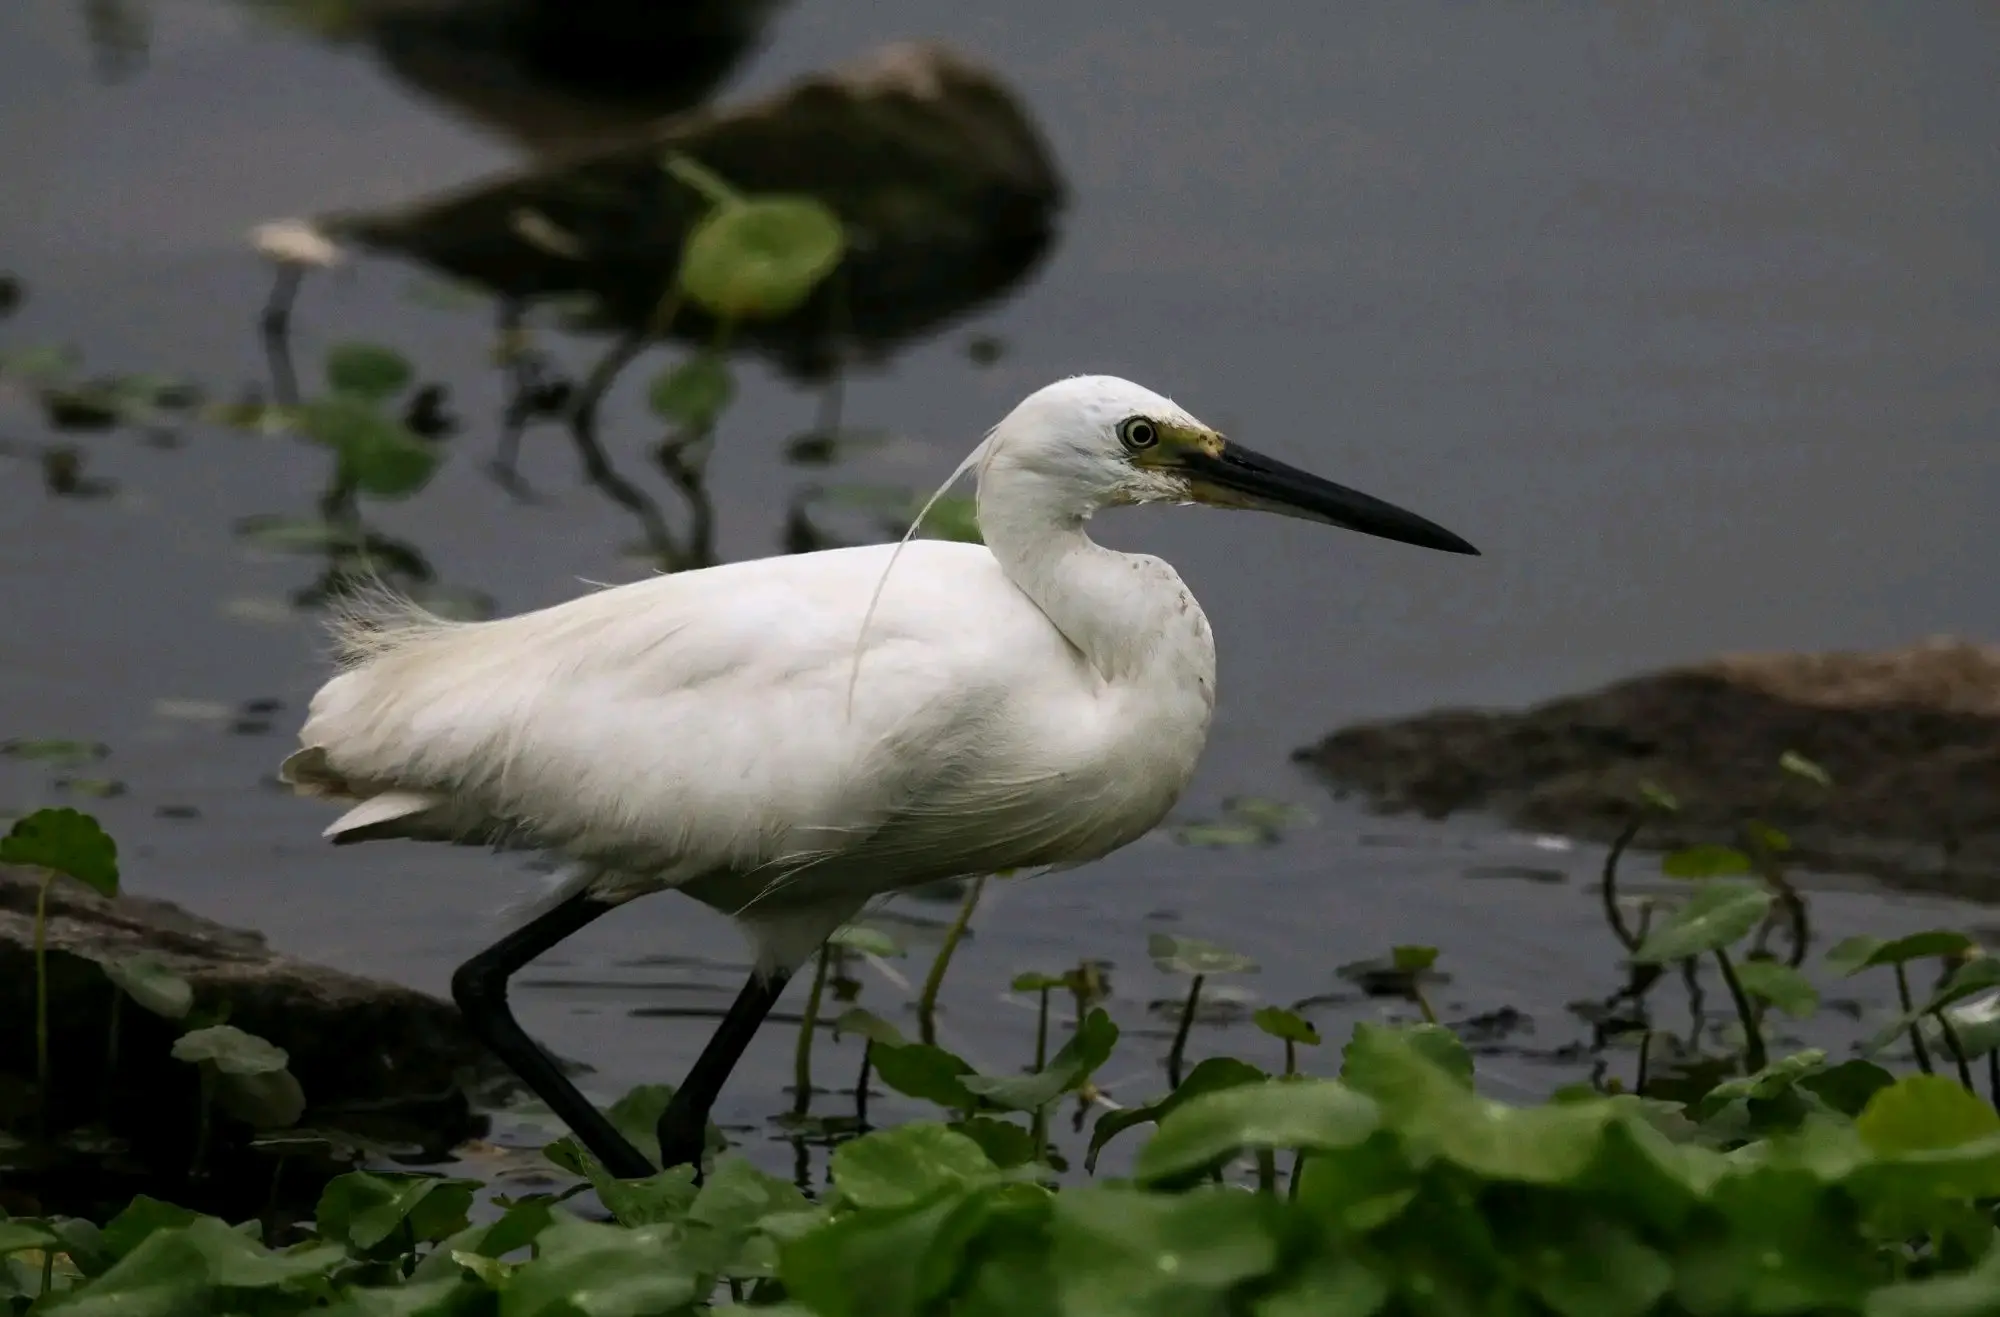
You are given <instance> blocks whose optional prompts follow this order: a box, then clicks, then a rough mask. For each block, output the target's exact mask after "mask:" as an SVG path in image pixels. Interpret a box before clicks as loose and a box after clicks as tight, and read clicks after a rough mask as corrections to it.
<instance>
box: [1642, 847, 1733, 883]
mask: <svg viewBox="0 0 2000 1317" xmlns="http://www.w3.org/2000/svg"><path fill="white" fill-rule="evenodd" d="M1750 871H1751V866H1750V857H1749V856H1747V855H1745V854H1744V853H1743V852H1742V851H1739V850H1737V849H1736V848H1735V847H1734V846H1709V845H1702V846H1686V847H1683V848H1682V849H1680V850H1677V851H1669V852H1668V853H1667V854H1666V855H1664V856H1662V857H1661V859H1660V872H1661V873H1663V874H1665V875H1666V876H1667V877H1669V878H1730V877H1734V876H1736V875H1737V874H1745V873H1749V872H1750Z"/></svg>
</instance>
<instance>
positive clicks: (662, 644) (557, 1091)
mask: <svg viewBox="0 0 2000 1317" xmlns="http://www.w3.org/2000/svg"><path fill="white" fill-rule="evenodd" d="M974 468H976V469H977V473H978V480H979V494H978V515H979V524H980V529H981V532H982V534H983V536H984V539H985V545H984V546H983V547H982V546H974V545H964V544H952V543H940V542H933V541H917V542H914V543H908V544H905V545H902V546H886V545H885V546H875V547H868V548H855V549H839V550H832V551H828V552H823V553H810V554H800V555H797V556H793V557H779V558H766V559H760V560H757V561H754V562H744V563H736V564H732V565H728V566H722V567H714V568H709V569H707V570H704V571H696V572H688V573H684V574H681V575H675V576H664V577H658V578H655V579H651V580H646V581H640V582H637V583H634V584H631V585H625V586H620V587H617V588H614V589H607V590H603V591H600V592H598V593H594V594H589V595H585V596H583V597H581V598H578V599H575V600H572V601H570V602H568V603H564V604H560V605H557V606H555V607H552V608H545V609H541V610H539V611H537V612H532V613H526V614H522V615H519V616H515V617H508V618H501V619H498V620H494V621H488V622H447V621H443V620H440V619H438V618H435V617H431V616H429V615H428V614H426V613H424V612H423V611H422V610H420V609H417V608H415V607H414V606H412V605H409V604H408V603H406V602H402V601H397V600H395V599H392V598H387V597H377V598H376V599H375V600H373V601H372V602H370V603H368V604H365V605H363V606H358V607H357V608H355V609H354V610H353V611H352V612H350V613H349V614H348V615H347V616H346V617H345V618H343V619H342V621H341V623H340V625H339V626H338V628H337V632H336V635H337V639H338V640H339V642H340V647H341V656H342V660H343V663H344V667H345V670H344V671H343V672H341V673H340V674H339V675H338V676H336V677H334V678H333V679H332V680H331V681H329V682H327V683H326V685H325V686H324V687H322V688H321V689H320V691H319V692H318V694H317V695H315V696H314V698H313V701H312V708H311V712H310V715H309V717H308V718H307V720H306V723H305V726H304V728H303V729H302V730H301V732H300V742H301V749H300V750H299V751H298V752H297V753H295V754H293V755H292V756H291V757H290V758H289V759H287V760H286V761H285V764H284V767H283V769H282V771H281V776H282V777H283V778H284V779H285V780H286V781H288V782H290V783H291V784H292V785H293V786H294V787H295V788H296V789H297V790H298V791H299V792H301V793H302V794H307V795H317V796H325V797H330V798H334V799H338V800H343V801H347V802H351V803H352V808H351V809H349V811H348V812H347V813H346V814H345V815H343V816H342V817H341V818H340V819H339V820H338V821H337V822H335V823H334V824H333V825H332V826H331V827H330V828H328V829H327V835H328V836H330V837H332V838H333V839H334V840H335V841H337V842H358V841H368V840H374V839H378V838H390V837H406V838H418V839H427V840H439V841H448V842H457V843H475V844H491V845H502V846H526V847H534V848H538V849H548V850H553V851H557V852H560V853H562V854H565V855H567V856H569V857H571V858H573V859H575V860H577V861H580V862H581V872H580V876H579V878H578V879H576V880H575V882H574V883H573V884H572V885H571V886H569V887H568V888H567V889H566V890H565V891H564V892H562V893H559V894H558V900H557V901H556V902H555V903H554V904H553V905H552V906H551V907H550V908H549V909H548V910H547V911H545V912H544V913H543V914H541V915H538V916H537V917H536V918H535V919H533V920H531V921H530V922H529V923H528V924H526V925H524V926H523V927H522V928H521V929H519V930H517V931H516V932H515V933H513V934H510V935H509V936H508V937H507V938H504V939H502V940H501V942H499V943H496V944H495V945H494V946H493V947H492V948H489V949H488V950H487V951H485V952H482V953H481V955H480V956H478V957H475V958H474V959H473V960H472V961H469V962H467V964H466V965H465V966H463V967H461V969H460V971H459V973H458V974H457V975H456V976H454V979H453V992H454V995H455V996H456V997H457V999H458V1001H459V1003H460V1005H461V1006H462V1007H463V1008H464V1009H465V1012H466V1016H467V1019H468V1021H469V1022H470V1023H471V1024H472V1025H473V1027H474V1028H475V1029H476V1030H477V1031H479V1032H480V1034H481V1036H482V1037H483V1038H485V1039H486V1041H487V1042H488V1044H489V1045H490V1046H492V1047H493V1048H494V1049H495V1050H496V1052H498V1053H499V1054H500V1055H501V1056H502V1058H503V1059H505V1060H506V1061H507V1062H508V1064H509V1065H511V1066H513V1067H514V1068H515V1069H516V1071H517V1073H520V1074H521V1075H522V1076H523V1078H524V1079H526V1080H527V1081H528V1082H529V1084H530V1086H531V1087H535V1088H536V1090H537V1091H538V1092H540V1093H541V1094H542V1096H543V1097H544V1099H545V1100H547V1101H549V1102H550V1103H551V1105H552V1107H554V1109H555V1110H556V1111H557V1112H558V1114H560V1115H562V1116H563V1118H564V1119H565V1120H567V1121H568V1122H569V1123H570V1124H571V1126H572V1128H574V1129H576V1130H577V1131H578V1133H579V1135H580V1136H581V1137H583V1138H584V1139H585V1141H586V1142H587V1143H588V1144H589V1145H590V1146H591V1148H592V1150H593V1151H594V1152H595V1153H596V1154H597V1155H598V1156H599V1157H600V1158H602V1159H604V1160H605V1161H606V1164H607V1165H610V1166H613V1167H614V1169H616V1170H617V1173H618V1174H621V1175H634V1174H643V1173H645V1169H646V1167H647V1165H648V1162H647V1160H646V1158H645V1157H643V1156H642V1155H641V1154H640V1153H638V1152H637V1151H636V1150H634V1149H633V1148H632V1147H631V1146H630V1144H629V1143H627V1142H626V1141H625V1140H624V1138H623V1136H622V1135H620V1134H619V1133H618V1132H617V1131H616V1130H614V1129H613V1128H612V1127H611V1126H610V1125H609V1124H608V1123H607V1122H606V1121H605V1120H604V1118H603V1117H602V1115H601V1113H599V1112H597V1111H596V1110H595V1109H594V1108H593V1107H592V1106H591V1105H590V1104H589V1102H588V1101H587V1100H586V1099H584V1098H583V1097H582V1096H581V1095H580V1094H578V1093H577V1092H576V1091H575V1089H574V1087H573V1086H571V1085H570V1084H569V1083H568V1081H567V1080H566V1079H564V1078H562V1076H561V1075H560V1073H559V1071H558V1070H557V1069H556V1068H555V1067H554V1066H553V1065H552V1063H550V1062H549V1061H548V1060H547V1058H546V1056H545V1055H544V1054H542V1053H541V1052H539V1050H538V1049H536V1048H535V1047H534V1046H533V1044H532V1043H531V1042H529V1041H528V1040H527V1038H526V1036H525V1035H524V1034H522V1033H521V1032H520V1029H519V1026H518V1024H517V1023H516V1022H514V1020H513V1019H512V1016H511V1015H510V1014H508V1013H507V1011H506V1006H505V982H506V978H507V976H508V975H509V974H511V973H512V972H513V971H514V970H515V969H517V968H518V967H519V966H520V965H521V964H524V963H526V961H527V960H528V959H531V958H532V957H533V956H534V955H536V954H538V953H539V952H540V951H542V950H545V949H546V948H547V947H548V946H550V945H553V944H554V942H555V941H557V940H560V938H562V937H564V936H567V935H568V933H570V932H574V931H575V929H576V928H579V927H581V926H582V925H583V924H584V923H587V922H588V921H589V920H590V919H593V918H595V917H596V916H597V914H598V913H600V912H601V911H602V910H603V909H605V908H608V907H609V906H610V905H613V904H616V903H618V902H622V901H625V900H629V899H631V898H633V897H636V896H639V895H642V894H645V893H647V892H651V891H657V890H661V889H665V888H673V889H676V890H679V891H681V892H684V893H686V894H687V895H689V896H692V897H694V898H695V899H696V900H699V901H701V902H703V903H705V904H707V905H709V906H711V907H713V908H714V909H717V910H719V911H721V912H723V913H724V914H727V915H729V916H731V917H732V918H734V919H735V920H736V921H737V923H738V925H739V926H740V927H742V928H743V929H744V930H745V932H746V933H747V934H748V935H749V938H750V940H751V943H752V946H753V948H754V951H755V954H756V960H757V967H756V973H755V974H754V975H753V977H752V979H751V982H750V983H749V984H748V985H746V987H745V989H744V993H743V995H742V996H741V997H739V998H738V1001H737V1005H736V1006H734V1007H732V1008H731V1011H730V1013H729V1014H728V1015H727V1016H726V1017H725V1019H724V1021H723V1023H722V1026H721V1027H720V1028H719V1029H718V1031H717V1034H716V1037H715V1039H714V1040H712V1041H711V1043H710V1044H709V1047H708V1048H707V1049H706V1050H705V1051H704V1053H703V1055H702V1059H701V1060H700V1061H699V1062H697V1064H696V1066H695V1068H694V1070H692V1071H691V1072H690V1074H689V1077H688V1080H687V1082H686V1083H685V1084H684V1085H683V1086H682V1088H681V1089H680V1090H679V1091H678V1092H677V1093H676V1096H675V1098H674V1100H673V1102H672V1103H671V1104H670V1105H669V1108H668V1111H667V1113H666V1114H665V1115H663V1116H662V1117H661V1125H660V1139H661V1148H662V1155H663V1157H665V1158H667V1159H668V1161H669V1164H671V1162H673V1161H675V1160H679V1161H698V1160H699V1156H700V1149H701V1146H702V1133H701V1131H702V1129H703V1123H702V1122H703V1121H704V1120H705V1119H706V1114H707V1111H708V1107H709V1104H710V1103H711V1102H712V1101H713V1100H714V1096H715V1094H716V1093H717V1092H718V1091H719V1090H720V1087H721V1085H722V1082H723V1080H724V1078H726V1076H727V1074H728V1071H729V1069H730V1067H731V1066H733V1064H734V1062H735V1058H736V1057H737V1056H739V1055H740V1054H741V1050H742V1048H743V1046H744V1045H745V1044H747V1042H748V1040H749V1037H750V1036H751V1035H752V1034H753V1033H754V1032H755V1030H756V1027H757V1023H758V1021H760V1020H761V1019H762V1018H763V1016H764V1014H765V1012H767V1011H768V1010H769V1009H770V1006H771V1004H772V1002H774V1001H775V1000H776V996H777V993H779V992H781V991H782V990H783V984H784V981H785V979H786V978H787V977H788V976H789V974H790V973H791V971H792V970H793V969H795V968H797V967H798V966H799V965H800V964H801V963H803V962H804V961H805V960H806V959H808V958H809V957H810V956H811V955H812V953H813V951H814V950H815V949H816V948H817V947H818V946H819V945H820V943H821V942H822V941H824V940H825V938H826V937H827V935H828V934H829V933H831V932H832V931H833V930H834V929H835V928H837V927H838V926H839V925H840V924H842V923H844V922H845V921H847V920H848V919H850V918H852V917H853V915H854V914H855V913H856V912H857V911H858V910H859V909H860V908H861V907H862V906H863V905H864V904H865V903H866V902H867V901H868V900H869V899H870V898H871V897H875V896H878V895H882V894H884V893H888V892H893V891H897V890H900V889H902V888H906V887H911V886H915V885H918V884H922V883H926V882H931V881H934V880H937V879H941V878H949V877H959V876H972V875H977V874H982V873H991V872H995V871H998V870H1003V869H1035V868H1044V867H1051V866H1068V865H1073V864H1078V863H1082V862H1084V861H1088V860H1091V859H1095V858H1097V857H1099V856H1102V855H1104V854H1106V853H1108V852H1110V851H1113V850H1116V849H1117V848H1118V847H1120V846H1123V845H1125V844H1126V843H1128V842H1131V841H1133V840H1135V839H1136V838H1138V837H1139V836H1140V835H1142V834H1143V833H1145V832H1146V831H1147V830H1148V829H1150V828H1152V827H1153V826H1154V825H1155V824H1157V823H1158V822H1159V821H1160V820H1161V819H1162V818H1163V817H1164V816H1165V815H1166V813H1167V811H1168V810H1169V809H1170V808H1171V807H1172V806H1173V803H1174V801H1175V799H1176V798H1177V797H1178V796H1179V795H1180V793H1181V791H1182V790H1183V789H1184V788H1185V787H1186V785H1187V783H1188V780H1189V779H1190V777H1191V776H1192V775H1193V772H1194V767H1195V761H1196V759H1197V757H1198V756H1199V754H1200V752H1201V748H1202V744H1203V742H1204V740H1205V739H1206V737H1207V733H1208V725H1209V717H1210V714H1211V712H1212V711H1213V708H1214V702H1215V648H1214V642H1213V639H1212V637H1211V636H1210V634H1209V628H1208V621H1207V619H1206V618H1205V617H1204V616H1203V615H1202V611H1201V609H1200V607H1199V606H1198V605H1197V604H1196V603H1195V601H1194V599H1193V597H1192V596H1191V595H1189V593H1188V591H1187V589H1186V587H1185V586H1184V585H1182V583H1181V580H1180V577H1179V576H1178V575H1177V574H1176V573H1175V572H1174V570H1173V568H1172V567H1170V566H1168V565H1167V564H1166V563H1164V562H1162V561H1160V560H1159V559H1158V558H1154V557H1149V556H1145V555H1131V554H1123V553H1117V552H1113V551H1112V550H1109V549H1105V548H1102V547H1100V546H1098V545H1097V544H1094V543H1093V542H1092V541H1091V540H1090V539H1089V537H1088V536H1087V535H1085V533H1084V525H1085V523H1086V522H1087V521H1088V520H1089V518H1090V516H1091V515H1092V514H1093V513H1094V512H1096V511H1097V510H1098V509H1100V508H1103V507H1106V506H1111V505H1114V504H1124V503H1146V502H1189V501H1201V502H1208V503H1214V504H1218V505H1221V506H1226V507H1238V508H1259V509H1263V510H1267V511H1275V512H1282V513H1286V514H1289V515H1294V516H1302V517H1307V518H1310V519H1313V520H1318V521H1323V522H1327V523H1330V524H1333V525H1339V526H1345V527H1348V528H1351V529H1355V530H1361V531H1365V532H1368V533H1370V534H1376V535H1382V536H1386V537H1388V538H1392V539H1399V540H1404V541H1407V542H1410V543H1414V544H1420V545H1424V546H1426V547H1430V548H1436V549H1444V550H1448V551H1452V552H1460V553H1472V552H1476V551H1475V550H1474V549H1473V548H1472V546H1471V545H1469V544H1467V543H1465V541H1463V540H1461V539H1459V538H1458V537H1457V536H1455V535H1453V534H1451V533H1450V532H1449V531H1446V530H1443V529H1442V528H1440V527H1437V526H1435V525H1432V524H1431V523H1430V522H1427V521H1425V520H1423V519H1422V518H1420V517H1416V516H1414V515H1413V514H1411V513H1408V512H1404V511H1402V510H1401V509H1399V508H1395V507H1392V506H1390V505H1388V504H1386V503H1382V502H1380V501H1379V500H1376V499H1372V498H1370V497H1368V496H1367V495H1365V494H1359V493H1356V492H1355V491H1353V490H1349V489H1345V488H1342V487H1341V486H1338V485H1334V484H1331V483H1329V482H1327V481H1324V480H1320V479H1319V478H1317V477H1314V476H1310V475H1307V474H1306V473H1305V472H1302V471H1298V470H1296V469H1294V468H1291V467H1288V466H1286V465H1284V464H1283V463H1280V462H1276V461H1273V460H1271V459H1269V458H1263V457H1259V456H1258V455H1256V454H1254V453H1251V452H1248V451H1247V450H1244V449H1242V448H1240V447H1239V446H1237V445H1234V444H1231V443H1230V442H1229V441H1227V440H1225V439H1224V438H1223V437H1222V436H1221V435H1220V434H1218V433H1216V432H1215V431H1214V430H1212V429H1210V428H1208V427H1206V426H1204V425H1202V424H1201V423H1200V422H1199V421H1197V420H1195V419H1194V418H1193V417H1192V416H1190V415H1188V414H1187V413H1186V412H1185V411H1183V410H1182V409H1181V408H1179V407H1177V406H1175V405H1174V404H1173V403H1172V402H1170V401H1169V400H1167V399H1166V398H1163V397H1161V396H1159V395H1158V394H1155V393H1152V392H1151V391H1149V390H1146V389H1143V388H1141V387H1139V386H1138V385H1136V384H1131V383H1128V382H1127V381H1124V380H1119V379H1112V378H1109V377H1105V376H1084V377H1079V378H1075V379H1069V380H1064V381H1061V382H1059V383H1056V384H1053V385H1050V386H1048V387H1047V388H1044V389H1042V390H1040V391H1038V392H1036V393H1034V394H1032V395H1030V396H1029V397H1028V398H1027V399H1026V400H1025V401H1023V402H1022V403H1021V404H1020V405H1019V406H1017V407H1016V408H1015V409H1014V410H1013V411H1012V412H1011V413H1010V414H1009V415H1008V416H1007V417H1006V419H1004V420H1003V421H1002V422H1001V423H1000V424H999V425H998V426H996V427H995V428H994V429H993V431H992V432H991V433H990V434H988V436H987V437H986V439H985V441H984V442H983V443H981V444H980V445H979V446H978V447H977V448H976V449H974V451H973V453H972V455H971V456H970V457H968V458H967V459H966V461H965V462H964V463H963V464H962V465H961V466H960V467H959V469H958V471H956V472H954V473H953V477H952V479H953V480H956V479H957V478H958V477H959V476H960V475H963V474H964V473H965V472H966V471H968V470H971V469H974ZM949 483H950V482H949V481H948V482H947V485H949Z"/></svg>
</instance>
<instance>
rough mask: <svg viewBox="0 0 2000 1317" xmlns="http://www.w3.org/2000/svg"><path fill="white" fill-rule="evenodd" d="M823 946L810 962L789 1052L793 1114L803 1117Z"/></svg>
mask: <svg viewBox="0 0 2000 1317" xmlns="http://www.w3.org/2000/svg"><path fill="white" fill-rule="evenodd" d="M826 966H827V954H826V948H825V947H824V946H822V947H821V948H820V949H819V956H818V957H817V958H816V960H815V961H814V964H813V979H812V987H811V988H810V989H808V990H807V992H806V1008H805V1010H804V1011H803V1012H801V1013H800V1015H799V1041H798V1046H797V1047H796V1048H795V1049H794V1050H793V1052H792V1114H793V1115H797V1116H803V1115H805V1114H806V1110H807V1108H809V1107H811V1106H812V1085H813V1076H812V1053H813V1031H814V1030H815V1029H817V1028H819V1003H820V997H821V995H822V994H823V993H825V991H826Z"/></svg>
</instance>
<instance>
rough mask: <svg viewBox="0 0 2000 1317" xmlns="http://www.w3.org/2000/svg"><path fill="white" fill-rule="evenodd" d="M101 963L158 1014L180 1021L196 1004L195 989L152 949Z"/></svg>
mask: <svg viewBox="0 0 2000 1317" xmlns="http://www.w3.org/2000/svg"><path fill="white" fill-rule="evenodd" d="M100 963H101V964H102V965H103V966H104V974H105V977H106V978H108V979H110V980H111V981H112V982H113V983H115V984H117V985H118V988H119V990H120V991H122V992H123V993H125V995H126V996H128V997H130V998H131V999H132V1000H133V1001H135V1002H138V1003H139V1005H141V1006H143V1007H145V1008H146V1009H147V1010H149V1011H151V1012H152V1013H153V1014H155V1015H158V1016H161V1017H162V1018H164V1019H168V1020H178V1019H181V1018H182V1017H183V1016H185V1015H186V1014H187V1013H188V1008H189V1007H191V1006H193V1005H194V988H193V987H191V986H190V985H189V984H188V981H187V980H186V979H184V978H182V977H181V976H180V975H178V974H176V973H174V972H173V971H172V970H170V969H168V968H167V965H166V962H165V961H163V960H162V959H160V957H159V956H157V955H155V954H154V953H152V952H150V951H142V952H140V953H138V954H137V955H135V956H126V957H124V958H123V959H119V960H106V961H101V962H100Z"/></svg>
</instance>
